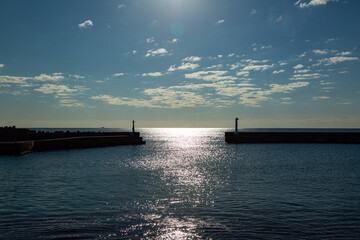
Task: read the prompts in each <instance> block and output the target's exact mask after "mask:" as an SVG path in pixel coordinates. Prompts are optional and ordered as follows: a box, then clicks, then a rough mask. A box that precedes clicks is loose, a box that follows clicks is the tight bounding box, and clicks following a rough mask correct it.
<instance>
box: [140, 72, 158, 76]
mask: <svg viewBox="0 0 360 240" xmlns="http://www.w3.org/2000/svg"><path fill="white" fill-rule="evenodd" d="M162 75H163V74H162V73H161V72H150V73H143V74H142V76H143V77H147V76H149V77H160V76H162Z"/></svg>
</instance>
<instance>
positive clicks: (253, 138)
mask: <svg viewBox="0 0 360 240" xmlns="http://www.w3.org/2000/svg"><path fill="white" fill-rule="evenodd" d="M238 120H239V119H238V118H235V131H234V132H225V142H226V143H356V144H359V143H360V132H331V131H329V132H290V131H281V132H239V131H238Z"/></svg>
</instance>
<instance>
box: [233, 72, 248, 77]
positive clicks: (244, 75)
mask: <svg viewBox="0 0 360 240" xmlns="http://www.w3.org/2000/svg"><path fill="white" fill-rule="evenodd" d="M249 74H250V72H249V71H240V72H237V73H236V76H241V77H248V76H249Z"/></svg>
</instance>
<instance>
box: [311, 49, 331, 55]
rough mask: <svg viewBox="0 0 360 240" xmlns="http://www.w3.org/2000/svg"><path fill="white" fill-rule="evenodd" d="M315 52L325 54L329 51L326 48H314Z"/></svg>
mask: <svg viewBox="0 0 360 240" xmlns="http://www.w3.org/2000/svg"><path fill="white" fill-rule="evenodd" d="M313 53H316V54H321V55H324V54H328V53H329V51H328V50H326V49H324V50H320V49H315V50H313Z"/></svg>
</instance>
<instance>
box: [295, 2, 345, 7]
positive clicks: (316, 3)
mask: <svg viewBox="0 0 360 240" xmlns="http://www.w3.org/2000/svg"><path fill="white" fill-rule="evenodd" d="M338 1H339V0H310V2H303V1H302V0H299V1H297V2H296V3H295V6H298V7H300V8H307V7H313V6H321V5H326V4H327V3H329V2H338Z"/></svg>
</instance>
